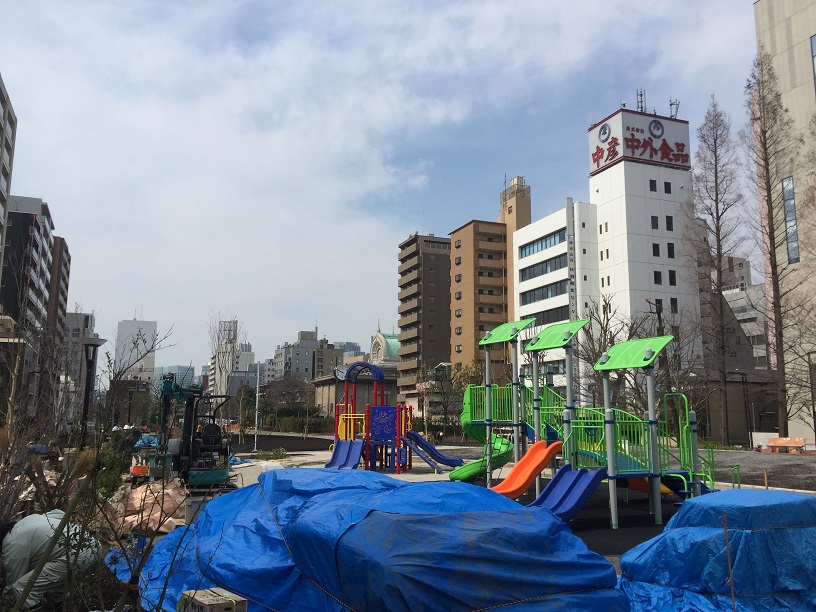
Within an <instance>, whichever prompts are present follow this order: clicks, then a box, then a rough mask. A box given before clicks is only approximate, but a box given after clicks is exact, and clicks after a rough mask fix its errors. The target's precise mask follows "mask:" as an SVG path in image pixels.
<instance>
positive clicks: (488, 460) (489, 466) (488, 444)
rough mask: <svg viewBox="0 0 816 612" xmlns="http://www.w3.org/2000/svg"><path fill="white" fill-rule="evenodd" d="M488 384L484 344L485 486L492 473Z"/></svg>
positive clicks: (491, 426)
mask: <svg viewBox="0 0 816 612" xmlns="http://www.w3.org/2000/svg"><path fill="white" fill-rule="evenodd" d="M491 395H492V393H491V384H490V345H489V344H485V436H486V437H485V469H486V470H487V473H486V476H485V486H486V487H487V488H488V489H489V488H490V476H491V475H492V473H493V466H492V463H493V398H492V397H491Z"/></svg>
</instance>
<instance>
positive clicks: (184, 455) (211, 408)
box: [156, 374, 235, 490]
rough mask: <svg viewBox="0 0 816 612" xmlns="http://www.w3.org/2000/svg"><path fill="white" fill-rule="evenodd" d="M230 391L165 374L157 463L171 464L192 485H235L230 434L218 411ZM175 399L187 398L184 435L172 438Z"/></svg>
mask: <svg viewBox="0 0 816 612" xmlns="http://www.w3.org/2000/svg"><path fill="white" fill-rule="evenodd" d="M230 397H231V396H229V395H209V394H205V393H204V390H203V387H202V386H201V385H197V384H192V385H181V384H179V383H178V382H177V381H176V377H175V375H174V374H166V375H165V376H164V377H163V378H162V410H161V413H160V416H159V439H158V455H157V458H156V465H158V466H166V465H168V463H169V465H170V469H171V470H172V471H173V472H177V473H178V475H179V477H180V478H181V479H182V480H183V481H184V482H185V483H186V485H187V488H188V489H199V490H201V489H207V490H212V489H232V488H235V485H234V484H233V483H231V482H230V477H229V458H230V454H231V453H230V438H229V436H228V435H227V434H226V432H224V431H223V430H222V429H221V426H220V425H219V424H218V418H217V415H218V411H219V410H220V409H221V407H222V406H223V405H224V404H225V403H226V402H227V400H229V399H230ZM173 400H179V401H180V400H184V417H183V420H182V425H181V437H180V438H169V436H168V434H167V428H168V425H169V423H170V420H171V418H170V417H171V409H172V405H173Z"/></svg>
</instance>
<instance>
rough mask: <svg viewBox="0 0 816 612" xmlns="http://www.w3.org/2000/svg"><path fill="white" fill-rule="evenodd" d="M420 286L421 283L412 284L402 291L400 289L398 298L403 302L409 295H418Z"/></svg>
mask: <svg viewBox="0 0 816 612" xmlns="http://www.w3.org/2000/svg"><path fill="white" fill-rule="evenodd" d="M419 287H420V285H419V283H416V284H414V285H411V286H410V287H406V288H405V289H403V290H402V291H400V292H399V293H398V294H397V299H398V300H399V301H400V302H402V301H404V300H406V299H408V298H409V297H412V296H414V295H417V294H418V293H419Z"/></svg>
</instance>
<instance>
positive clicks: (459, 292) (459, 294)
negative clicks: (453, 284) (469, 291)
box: [453, 291, 462, 300]
mask: <svg viewBox="0 0 816 612" xmlns="http://www.w3.org/2000/svg"><path fill="white" fill-rule="evenodd" d="M453 298H454V299H456V300H461V299H462V292H461V291H457V292H456V293H454V294H453Z"/></svg>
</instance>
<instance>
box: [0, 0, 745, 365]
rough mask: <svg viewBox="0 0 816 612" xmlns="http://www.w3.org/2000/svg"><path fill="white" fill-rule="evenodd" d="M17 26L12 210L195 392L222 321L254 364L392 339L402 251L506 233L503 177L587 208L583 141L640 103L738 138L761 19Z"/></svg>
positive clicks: (215, 13)
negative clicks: (52, 232) (470, 230)
mask: <svg viewBox="0 0 816 612" xmlns="http://www.w3.org/2000/svg"><path fill="white" fill-rule="evenodd" d="M0 11H2V14H3V19H2V20H0V74H2V77H3V80H4V82H5V85H6V88H7V90H8V92H9V95H10V97H11V100H12V104H13V105H14V108H15V112H16V114H17V116H18V132H17V146H16V153H15V162H14V174H13V178H12V193H14V194H16V195H23V196H31V197H40V198H42V199H43V200H45V201H46V202H48V203H49V205H50V208H51V212H52V215H53V217H54V221H55V224H56V233H57V234H58V235H61V236H63V237H64V238H66V240H67V241H68V245H69V248H70V250H71V254H72V258H73V261H72V272H71V286H70V295H69V299H70V301H71V303H72V304H73V303H77V304H79V305H80V307H81V308H82V309H84V310H88V311H90V310H93V311H95V312H96V313H97V331H98V332H99V333H100V334H101V335H103V336H106V337H112V335H113V333H114V331H115V327H116V322H117V321H119V320H121V319H127V318H132V317H134V316H136V317H143V318H145V319H148V320H156V321H158V324H159V328H160V329H161V330H167V329H169V328H170V327H171V326H172V328H173V335H172V338H171V343H173V344H174V346H172V347H170V348H168V349H166V350H165V351H164V352H163V353H160V354H159V355H158V356H157V359H156V362H157V364H160V365H164V364H167V365H170V364H186V363H192V364H193V365H195V366H196V368H198V367H200V365H201V364H202V363H203V362H204V360H205V359H206V358H207V356H208V351H209V337H208V332H207V324H208V320H209V318H210V317H211V316H212V313H214V312H231V313H233V314H234V315H236V316H238V317H239V318H240V319H241V320H242V322H243V325H244V328H245V330H246V333H247V339H248V340H249V341H250V342H251V343H252V344H253V348H254V349H255V351H256V354H257V357H258V358H266V357H271V356H272V354H273V352H274V348H275V345H277V344H281V343H283V342H284V341H287V340H290V341H291V340H293V339H295V337H296V334H297V331H298V330H302V329H311V328H313V327H314V326H315V324H317V325H318V326H319V328H320V332H321V335H323V334H325V335H326V336H328V337H329V339H330V340H352V341H357V342H360V343H361V344H363V345H365V344H367V342H368V340H369V336H370V334H371V333H373V331H375V330H376V327H377V325H378V322H379V324H380V325H381V326H382V327H383V329H384V330H387V331H390V329H391V328H392V327H393V326H394V325H395V324H396V320H397V312H396V308H397V299H396V291H397V288H396V279H397V273H396V268H397V260H396V255H397V244H398V243H399V242H400V241H401V240H403V239H404V238H406V237H407V236H408V235H409V234H410V233H413V232H414V231H431V232H437V233H440V234H446V233H447V232H449V231H451V230H452V229H454V228H455V227H458V226H459V225H461V224H463V223H465V222H466V221H468V220H469V219H471V218H473V217H480V218H488V219H492V218H494V217H495V216H496V214H497V212H498V195H499V190H500V188H501V184H502V181H503V177H504V175H505V174H510V175H513V174H516V173H518V174H524V175H525V176H526V178H527V182H528V183H529V184H531V185H532V189H533V206H534V216H541V215H542V214H544V213H545V212H547V210H546V206H547V204H545V203H544V202H545V201H550V202H555V201H558V202H561V201H563V198H564V197H566V196H573V197H576V198H579V199H580V198H586V197H588V194H587V193H586V191H587V185H586V183H587V180H586V174H587V167H586V156H585V149H586V129H587V127H588V126H589V125H590V123H591V122H592V121H593V120H597V119H600V118H602V117H603V116H604V115H606V114H609V113H611V112H613V111H614V110H615V109H616V108H617V106H618V104H619V103H620V101H621V99H628V101H629V104H630V106H633V105H634V91H635V89H636V88H643V89H646V90H647V101H648V103H649V107H650V108H651V107H656V108H657V110H658V112H661V113H666V112H667V111H668V99H669V97H677V98H680V100H681V107H680V117H681V118H684V119H688V120H689V121H690V122H691V124H692V125H691V127H692V130H694V129H696V127H697V125H698V124H699V122H700V121H701V119H702V116H703V113H704V111H705V107H706V105H707V103H708V98H709V95H710V94H711V93H712V92H714V93H716V94H717V96H718V98H719V99H720V100H721V101H722V104H723V106H724V107H725V108H726V109H727V110H728V111H729V112H730V113H731V114H732V118H733V119H734V121H735V123H741V122H742V106H741V104H742V84H743V83H744V80H745V77H746V76H747V73H748V70H749V68H750V62H751V58H752V54H753V53H754V46H755V43H754V37H753V10H752V6H751V3H749V2H745V1H742V2H738V1H729V2H718V3H708V2H691V3H654V6H652V5H650V4H649V3H642V2H640V3H636V2H616V3H607V2H600V1H598V2H586V3H569V4H566V3H541V2H526V3H524V2H519V3H510V4H508V3H506V2H450V3H435V2H410V3H407V2H402V3H397V2H323V3H319V2H298V3H281V2H176V3H165V2H158V1H156V2H140V3H132V4H127V3H115V2H83V3H56V2H53V3H45V4H37V5H36V6H35V5H33V4H29V3H13V2H8V1H4V2H0ZM652 92H653V93H652ZM567 135H569V138H567ZM565 141H566V144H565ZM508 150H512V151H513V154H512V157H511V156H508V155H505V153H504V152H505V151H508ZM517 166H522V167H517ZM486 167H487V168H486Z"/></svg>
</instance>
